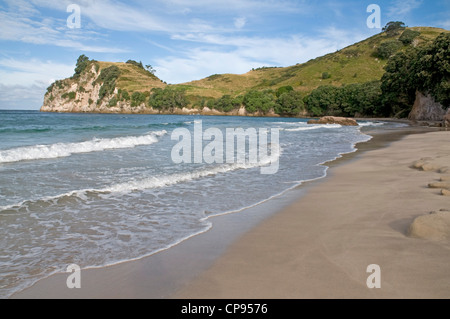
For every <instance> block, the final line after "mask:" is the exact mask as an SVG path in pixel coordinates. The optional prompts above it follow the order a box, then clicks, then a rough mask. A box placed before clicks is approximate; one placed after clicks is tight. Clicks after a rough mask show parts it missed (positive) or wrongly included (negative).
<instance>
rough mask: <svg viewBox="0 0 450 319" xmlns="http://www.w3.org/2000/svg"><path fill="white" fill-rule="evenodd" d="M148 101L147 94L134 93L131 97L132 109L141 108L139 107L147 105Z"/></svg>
mask: <svg viewBox="0 0 450 319" xmlns="http://www.w3.org/2000/svg"><path fill="white" fill-rule="evenodd" d="M146 100H147V96H146V94H145V93H141V92H134V93H133V94H132V95H131V107H136V106H139V105H141V104H143V103H145V101H146Z"/></svg>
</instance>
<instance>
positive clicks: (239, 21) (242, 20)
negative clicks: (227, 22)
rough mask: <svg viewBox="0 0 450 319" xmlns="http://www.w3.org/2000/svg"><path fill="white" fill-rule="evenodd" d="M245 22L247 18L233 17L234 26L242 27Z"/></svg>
mask: <svg viewBox="0 0 450 319" xmlns="http://www.w3.org/2000/svg"><path fill="white" fill-rule="evenodd" d="M246 24H247V19H246V18H244V17H241V18H236V19H234V26H235V27H236V28H237V29H242V28H243V27H245V25H246Z"/></svg>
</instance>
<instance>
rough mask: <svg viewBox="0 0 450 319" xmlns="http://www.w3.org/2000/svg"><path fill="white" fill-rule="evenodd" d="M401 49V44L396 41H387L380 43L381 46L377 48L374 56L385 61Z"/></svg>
mask: <svg viewBox="0 0 450 319" xmlns="http://www.w3.org/2000/svg"><path fill="white" fill-rule="evenodd" d="M401 47H402V43H401V42H400V41H398V40H389V41H386V42H383V43H381V45H380V46H379V47H378V49H377V51H376V55H377V56H378V57H379V58H381V59H383V60H387V59H389V58H390V57H391V56H392V55H394V54H395V53H397V51H398V50H400V49H401Z"/></svg>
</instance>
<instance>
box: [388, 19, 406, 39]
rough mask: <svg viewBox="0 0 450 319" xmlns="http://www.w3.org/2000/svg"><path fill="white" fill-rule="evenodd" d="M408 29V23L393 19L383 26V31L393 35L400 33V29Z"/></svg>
mask: <svg viewBox="0 0 450 319" xmlns="http://www.w3.org/2000/svg"><path fill="white" fill-rule="evenodd" d="M405 29H406V25H405V23H404V22H401V21H391V22H388V24H386V26H385V27H384V28H383V32H386V34H387V36H389V37H393V36H396V35H399V34H400V31H403V30H405Z"/></svg>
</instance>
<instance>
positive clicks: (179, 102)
mask: <svg viewBox="0 0 450 319" xmlns="http://www.w3.org/2000/svg"><path fill="white" fill-rule="evenodd" d="M188 103H189V101H188V99H187V98H186V94H185V90H183V89H179V88H172V87H166V88H165V89H161V88H154V89H152V91H151V95H150V98H149V100H148V104H149V105H150V106H151V107H152V108H154V109H157V110H161V111H164V110H171V111H173V110H174V109H175V108H180V109H181V108H183V107H186V106H187V105H188Z"/></svg>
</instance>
